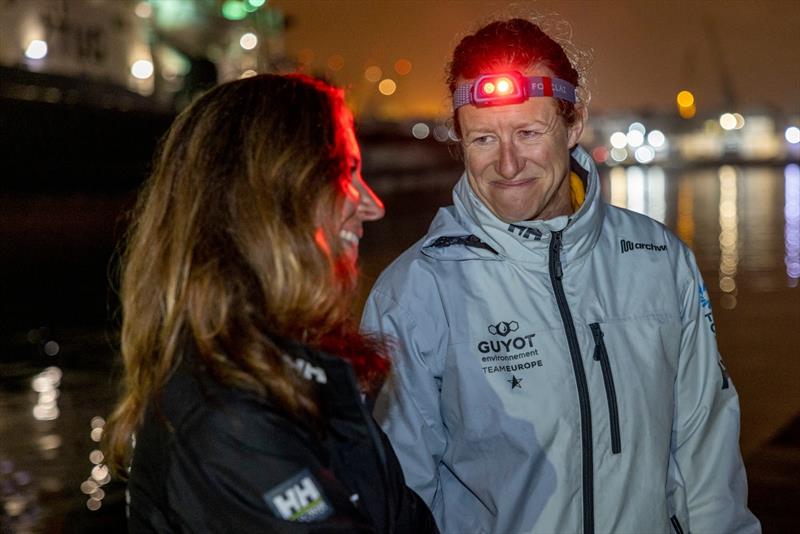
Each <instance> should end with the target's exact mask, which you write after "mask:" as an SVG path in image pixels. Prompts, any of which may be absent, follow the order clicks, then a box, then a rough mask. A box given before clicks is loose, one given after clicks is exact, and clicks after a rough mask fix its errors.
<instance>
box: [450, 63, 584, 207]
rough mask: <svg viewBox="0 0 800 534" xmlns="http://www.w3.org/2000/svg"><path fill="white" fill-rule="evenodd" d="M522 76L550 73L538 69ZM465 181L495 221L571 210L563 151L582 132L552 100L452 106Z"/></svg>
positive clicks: (566, 159)
mask: <svg viewBox="0 0 800 534" xmlns="http://www.w3.org/2000/svg"><path fill="white" fill-rule="evenodd" d="M525 75H526V76H552V75H553V74H552V73H551V72H550V71H548V70H546V69H542V70H539V71H532V70H529V71H527V72H526V73H525ZM458 113H459V120H460V122H461V133H462V135H461V137H462V140H461V143H462V147H463V148H464V155H465V158H464V159H465V162H466V170H467V179H468V180H469V184H470V186H471V187H472V190H473V191H474V192H475V194H476V195H477V196H478V197H479V198H480V199H481V200H482V201H483V203H484V204H486V206H487V207H488V208H489V209H490V210H492V212H493V213H494V214H495V215H496V216H497V217H498V218H499V219H501V220H503V221H505V222H517V221H526V220H533V219H551V218H553V217H557V216H559V215H568V214H570V213H572V203H571V200H570V189H569V180H568V179H567V176H569V151H570V149H571V148H572V147H573V146H575V144H576V143H577V142H578V138H580V135H581V132H582V131H583V121H584V116H583V114H581V115H580V116H579V118H578V119H577V120H576V121H575V123H574V124H572V125H567V124H566V122H565V121H564V118H563V117H561V115H560V114H559V113H558V105H557V104H556V101H555V99H554V98H530V99H528V100H526V101H525V102H522V103H519V104H513V105H505V106H496V107H482V108H479V107H475V106H472V105H468V106H464V107H462V108H460V109H459V110H458Z"/></svg>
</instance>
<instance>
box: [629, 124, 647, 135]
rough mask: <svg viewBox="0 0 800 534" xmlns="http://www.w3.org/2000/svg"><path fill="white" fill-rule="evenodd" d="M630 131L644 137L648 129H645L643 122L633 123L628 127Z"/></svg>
mask: <svg viewBox="0 0 800 534" xmlns="http://www.w3.org/2000/svg"><path fill="white" fill-rule="evenodd" d="M628 131H629V132H639V133H641V134H642V135H644V133H645V132H646V131H647V129H646V128H645V127H644V124H642V123H641V122H634V123H631V125H630V126H628Z"/></svg>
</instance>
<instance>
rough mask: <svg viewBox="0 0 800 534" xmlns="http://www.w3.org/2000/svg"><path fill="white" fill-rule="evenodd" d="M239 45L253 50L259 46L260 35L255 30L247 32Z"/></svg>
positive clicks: (240, 39)
mask: <svg viewBox="0 0 800 534" xmlns="http://www.w3.org/2000/svg"><path fill="white" fill-rule="evenodd" d="M239 46H241V47H242V48H244V49H245V50H252V49H254V48H255V47H257V46H258V36H257V35H256V34H254V33H253V32H247V33H245V34H243V35H242V36H241V37H240V38H239Z"/></svg>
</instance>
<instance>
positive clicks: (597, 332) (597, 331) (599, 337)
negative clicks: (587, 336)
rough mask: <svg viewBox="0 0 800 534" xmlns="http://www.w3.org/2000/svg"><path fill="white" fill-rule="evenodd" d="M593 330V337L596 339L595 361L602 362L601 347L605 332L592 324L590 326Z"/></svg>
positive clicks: (597, 325)
mask: <svg viewBox="0 0 800 534" xmlns="http://www.w3.org/2000/svg"><path fill="white" fill-rule="evenodd" d="M589 328H591V330H592V337H593V338H594V359H595V361H598V362H599V361H600V346H601V345H602V343H603V331H602V330H600V325H599V324H597V323H592V324H590V325H589Z"/></svg>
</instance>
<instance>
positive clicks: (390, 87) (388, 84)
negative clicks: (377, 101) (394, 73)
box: [378, 78, 397, 96]
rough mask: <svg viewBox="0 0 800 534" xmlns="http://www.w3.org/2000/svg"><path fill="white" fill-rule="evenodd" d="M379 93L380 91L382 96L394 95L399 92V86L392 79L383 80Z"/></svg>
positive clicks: (379, 86) (379, 85)
mask: <svg viewBox="0 0 800 534" xmlns="http://www.w3.org/2000/svg"><path fill="white" fill-rule="evenodd" d="M378 91H380V92H381V94H382V95H386V96H390V95H393V94H394V92H395V91H397V84H396V83H395V82H394V80H392V79H391V78H386V79H384V80H381V83H379V84H378Z"/></svg>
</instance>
